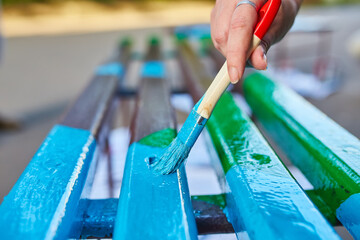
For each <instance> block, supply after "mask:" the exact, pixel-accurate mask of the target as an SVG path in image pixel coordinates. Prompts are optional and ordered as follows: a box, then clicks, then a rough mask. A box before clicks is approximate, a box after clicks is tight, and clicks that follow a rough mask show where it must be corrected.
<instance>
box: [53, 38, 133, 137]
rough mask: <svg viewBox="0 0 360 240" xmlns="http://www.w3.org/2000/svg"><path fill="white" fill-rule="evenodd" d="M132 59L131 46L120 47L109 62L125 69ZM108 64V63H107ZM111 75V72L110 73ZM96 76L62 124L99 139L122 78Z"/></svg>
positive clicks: (70, 109) (105, 75)
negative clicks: (87, 132)
mask: <svg viewBox="0 0 360 240" xmlns="http://www.w3.org/2000/svg"><path fill="white" fill-rule="evenodd" d="M129 59H130V45H124V46H122V47H120V50H119V52H118V53H117V55H116V56H115V58H114V59H112V60H110V61H109V62H113V63H117V64H121V66H122V68H123V69H125V68H126V66H127V64H128V61H129ZM105 64H108V63H105ZM110 73H111V72H110ZM110 73H109V75H107V74H95V76H94V77H93V79H92V80H91V82H90V83H89V85H88V86H87V87H86V88H85V90H84V91H83V92H82V93H81V94H80V96H79V97H78V98H77V100H76V101H75V102H74V103H73V105H72V106H71V107H70V108H69V110H68V111H67V113H66V114H65V116H64V117H63V119H62V120H61V121H60V124H62V125H66V126H69V127H74V128H80V129H86V130H89V131H90V132H91V133H92V134H93V135H94V136H95V138H98V136H99V133H100V131H101V126H102V125H103V123H104V119H105V118H106V114H107V113H109V109H110V108H111V105H112V100H113V98H114V96H115V93H116V92H117V91H118V88H119V86H120V83H121V80H122V78H123V74H122V76H121V77H120V78H119V76H117V75H111V74H110Z"/></svg>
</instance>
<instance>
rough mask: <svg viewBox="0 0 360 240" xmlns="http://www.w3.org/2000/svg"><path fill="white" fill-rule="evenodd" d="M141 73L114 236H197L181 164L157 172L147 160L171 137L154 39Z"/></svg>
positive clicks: (166, 92)
mask: <svg viewBox="0 0 360 240" xmlns="http://www.w3.org/2000/svg"><path fill="white" fill-rule="evenodd" d="M142 78H143V79H142V84H141V90H140V92H139V93H140V94H139V96H138V99H137V111H136V114H135V116H134V121H133V124H132V127H131V135H132V137H131V145H130V147H129V150H128V154H127V158H126V163H125V170H124V177H123V180H122V186H121V193H120V198H119V208H118V213H117V217H116V225H115V231H114V239H197V230H196V224H195V218H194V215H193V212H192V207H191V201H190V195H189V189H188V186H187V179H186V174H185V170H184V168H182V169H180V170H179V171H177V172H176V173H174V174H171V175H157V174H156V173H154V172H153V171H152V170H151V166H150V165H149V162H150V161H151V158H150V159H149V157H151V156H155V155H160V154H161V152H162V151H163V149H164V148H165V147H166V146H167V145H168V144H169V143H170V142H171V141H172V139H173V138H174V137H175V119H174V114H173V110H172V109H171V105H170V96H169V88H168V86H167V82H166V80H165V69H164V65H163V63H162V61H161V60H160V51H159V45H158V44H157V43H156V42H153V43H152V45H151V47H150V50H149V54H148V55H147V58H146V62H145V63H144V66H143V70H142ZM162 219H165V220H162Z"/></svg>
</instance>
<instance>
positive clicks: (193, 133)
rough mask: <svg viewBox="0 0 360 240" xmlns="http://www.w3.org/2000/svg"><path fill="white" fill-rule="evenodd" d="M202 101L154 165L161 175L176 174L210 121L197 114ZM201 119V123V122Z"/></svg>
mask: <svg viewBox="0 0 360 240" xmlns="http://www.w3.org/2000/svg"><path fill="white" fill-rule="evenodd" d="M201 101H202V99H200V101H199V102H198V103H197V104H196V105H195V106H194V108H193V109H192V110H191V113H190V115H189V116H188V118H187V119H186V121H185V123H184V125H183V126H182V128H181V129H180V131H179V133H178V135H177V137H176V138H175V139H174V140H173V141H172V142H171V144H170V145H169V146H168V147H167V148H166V149H165V151H164V153H163V155H162V156H161V157H160V158H159V159H158V160H157V161H155V162H154V163H153V169H154V170H155V171H156V172H158V173H161V174H171V173H174V172H175V171H176V170H177V169H179V168H180V166H181V165H182V164H183V163H184V162H185V160H186V159H187V157H188V156H189V153H190V150H191V148H192V147H193V146H194V144H195V142H196V140H197V139H198V137H199V135H200V133H201V132H202V130H203V129H204V126H205V124H206V122H207V120H208V119H206V118H203V117H202V116H200V114H199V113H197V108H198V106H199V105H200V103H201ZM200 119H201V121H199V120H200Z"/></svg>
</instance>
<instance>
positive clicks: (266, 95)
mask: <svg viewBox="0 0 360 240" xmlns="http://www.w3.org/2000/svg"><path fill="white" fill-rule="evenodd" d="M244 92H245V97H246V99H247V101H248V103H249V104H250V106H251V108H252V109H253V112H254V113H255V115H256V117H257V118H258V119H259V120H260V122H261V124H262V126H263V127H264V129H266V131H267V133H268V134H269V135H270V136H271V137H272V138H273V139H274V140H275V142H276V143H277V144H278V145H279V146H280V147H281V149H282V150H283V151H284V153H285V154H286V155H287V156H288V158H289V159H290V160H291V161H292V162H293V163H294V164H295V165H296V166H297V167H298V168H299V169H300V170H301V171H302V172H303V174H304V175H305V176H306V177H307V179H308V180H309V181H310V182H311V184H312V185H313V186H314V192H315V193H316V194H317V195H319V196H320V197H321V198H322V200H323V201H324V202H326V203H327V205H328V206H329V207H330V209H332V211H333V215H335V214H336V217H337V218H338V219H339V220H340V221H341V222H342V224H343V225H344V226H345V227H346V228H347V229H348V230H349V231H350V232H351V233H352V234H353V236H354V237H355V238H360V213H359V212H358V211H354V209H359V208H360V205H359V204H360V201H359V199H360V141H359V139H357V138H356V137H354V136H353V135H351V134H350V133H349V132H347V131H346V130H345V129H343V128H342V127H340V126H339V125H338V124H336V123H335V122H333V121H332V120H331V119H329V118H328V117H327V116H325V115H324V114H323V113H322V112H320V111H319V110H317V109H316V108H315V107H314V106H312V105H311V104H310V103H308V102H307V101H306V100H304V99H303V98H302V97H300V96H299V95H297V94H296V93H294V92H293V91H291V90H290V89H288V88H286V87H285V86H282V85H280V84H278V83H275V82H273V81H272V80H271V79H269V78H267V77H265V76H264V75H261V74H259V73H256V74H253V75H251V76H249V77H248V78H247V79H246V80H245V83H244ZM284 139H286V141H284ZM335 220H336V219H335V217H334V218H333V221H335Z"/></svg>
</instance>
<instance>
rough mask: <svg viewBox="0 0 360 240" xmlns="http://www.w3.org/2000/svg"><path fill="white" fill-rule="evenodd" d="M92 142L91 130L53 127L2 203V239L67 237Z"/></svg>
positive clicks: (87, 165) (87, 169) (85, 173)
mask: <svg viewBox="0 0 360 240" xmlns="http://www.w3.org/2000/svg"><path fill="white" fill-rule="evenodd" d="M95 146H96V143H95V140H94V138H93V136H92V135H91V134H90V132H89V131H86V130H81V129H75V128H70V127H66V126H62V125H56V126H55V127H54V128H53V129H52V131H51V132H50V133H49V134H48V136H47V138H46V139H45V140H44V142H43V144H42V145H41V147H40V148H39V150H38V151H37V153H36V154H35V156H34V157H33V159H32V160H31V162H30V163H29V165H28V166H27V168H26V169H25V171H24V172H23V174H22V175H21V177H20V178H19V180H18V181H17V183H16V184H15V186H14V187H13V189H12V190H11V191H10V193H9V195H8V196H6V197H5V199H4V202H3V203H2V204H1V206H0V230H1V236H2V238H3V239H54V238H56V239H64V238H67V237H68V234H69V231H70V228H71V226H72V222H73V220H74V219H75V214H76V212H77V207H78V204H79V199H80V196H81V193H82V190H83V186H84V184H85V180H86V177H87V174H88V171H89V167H90V163H91V161H92V158H93V154H94V150H95Z"/></svg>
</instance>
